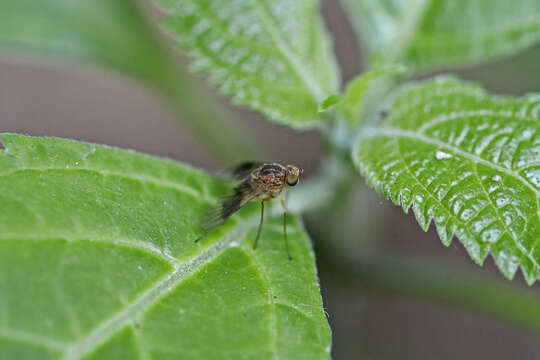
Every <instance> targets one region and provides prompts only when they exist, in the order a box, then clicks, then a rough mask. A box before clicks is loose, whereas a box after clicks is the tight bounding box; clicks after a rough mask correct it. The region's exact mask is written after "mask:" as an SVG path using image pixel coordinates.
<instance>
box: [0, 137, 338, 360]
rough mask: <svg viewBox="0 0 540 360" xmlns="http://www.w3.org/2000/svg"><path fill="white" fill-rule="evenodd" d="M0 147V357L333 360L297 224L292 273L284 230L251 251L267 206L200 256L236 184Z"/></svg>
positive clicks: (272, 226)
mask: <svg viewBox="0 0 540 360" xmlns="http://www.w3.org/2000/svg"><path fill="white" fill-rule="evenodd" d="M0 139H1V141H2V142H3V144H4V146H5V147H6V149H4V150H2V151H0V207H1V208H2V213H1V215H0V358H2V359H33V360H35V359H58V358H63V359H80V358H85V359H231V358H234V359H240V358H246V359H255V358H256V359H278V358H279V359H328V357H329V355H328V348H329V345H330V334H329V329H328V323H327V321H326V318H325V315H324V313H323V310H322V304H321V298H320V294H319V288H318V283H317V278H316V274H315V267H314V259H313V254H312V251H311V248H310V244H309V240H308V238H307V236H306V234H305V232H304V230H303V228H302V225H301V224H299V223H298V221H297V220H296V219H295V218H293V217H291V219H290V220H291V221H290V227H289V231H290V232H289V240H290V242H291V253H292V255H293V257H294V260H293V261H289V260H288V259H287V256H286V252H285V248H284V245H283V238H282V235H283V234H282V230H281V219H280V218H279V217H277V218H275V219H273V220H270V221H269V222H268V223H267V224H266V225H267V226H266V227H265V228H264V230H263V233H262V237H261V241H260V243H259V244H260V245H259V248H258V249H257V250H256V251H254V250H253V249H252V248H251V242H252V240H253V237H254V235H255V231H256V227H257V224H258V208H257V206H248V207H247V208H246V209H242V210H241V211H240V213H238V214H235V215H234V216H233V217H232V218H231V219H230V220H229V221H227V223H226V224H224V225H223V227H221V228H220V229H218V230H217V231H216V232H214V233H213V234H211V235H210V236H209V237H207V238H205V239H203V240H202V241H201V242H199V243H195V242H194V240H195V239H196V238H198V236H199V235H200V230H199V227H198V223H199V220H200V218H201V217H202V215H203V214H204V213H205V212H206V211H207V210H208V208H209V207H210V206H211V205H212V204H213V203H214V201H216V198H217V197H218V196H221V195H222V194H223V190H225V189H226V188H227V187H228V185H226V184H223V183H222V182H218V181H217V180H216V179H214V178H211V177H210V176H208V175H205V174H204V173H202V172H200V171H197V170H195V169H192V168H189V167H186V166H181V165H179V164H176V163H173V162H170V161H166V160H161V159H157V158H152V157H148V156H143V155H139V154H135V153H133V152H128V151H122V150H118V149H113V148H108V147H104V146H96V145H92V144H86V143H78V142H73V141H66V140H60V139H50V138H31V137H24V136H19V135H10V134H3V135H1V136H0ZM252 205H257V204H252ZM210 344H211V345H210Z"/></svg>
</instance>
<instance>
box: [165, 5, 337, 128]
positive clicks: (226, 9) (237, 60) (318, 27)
mask: <svg viewBox="0 0 540 360" xmlns="http://www.w3.org/2000/svg"><path fill="white" fill-rule="evenodd" d="M159 2H160V3H161V4H162V6H163V7H164V8H165V11H167V12H168V17H167V18H166V20H165V21H164V26H165V28H166V29H167V30H168V31H169V32H170V33H171V34H173V35H174V36H175V37H177V38H178V40H179V42H180V45H181V46H182V47H183V48H184V49H185V50H187V51H189V53H190V54H191V55H192V57H193V59H194V62H193V67H194V69H195V70H196V71H199V72H202V73H206V74H209V75H210V78H211V82H212V83H213V84H215V85H219V86H220V87H221V90H222V92H223V93H224V94H228V95H232V96H233V101H234V102H236V103H237V104H241V105H249V106H250V107H251V108H253V109H255V110H257V111H260V112H262V113H264V114H265V115H267V116H268V117H269V118H270V119H271V120H273V121H276V122H279V123H282V124H286V125H289V126H292V127H295V128H302V127H306V126H314V125H317V123H318V122H320V121H321V118H319V117H318V116H317V109H318V103H319V102H321V101H323V100H324V99H325V98H326V97H327V96H328V95H330V94H332V93H335V92H337V87H338V70H337V67H336V64H335V60H334V58H333V55H332V52H331V46H330V41H329V38H328V35H327V34H326V30H325V29H324V26H323V24H322V21H321V19H320V16H319V14H318V1H317V0H299V1H289V0H273V1H269V0H255V1H250V0H237V1H229V2H216V1H211V0H160V1H159Z"/></svg>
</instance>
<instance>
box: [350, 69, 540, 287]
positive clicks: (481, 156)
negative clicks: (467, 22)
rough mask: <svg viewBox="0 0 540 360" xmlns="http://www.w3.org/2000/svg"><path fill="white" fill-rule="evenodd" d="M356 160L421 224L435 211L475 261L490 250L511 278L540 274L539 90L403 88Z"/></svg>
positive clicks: (441, 85)
mask: <svg viewBox="0 0 540 360" xmlns="http://www.w3.org/2000/svg"><path fill="white" fill-rule="evenodd" d="M389 110H390V111H389V115H388V117H387V118H386V119H385V120H384V121H383V122H382V124H380V125H379V126H378V127H376V128H373V129H369V130H368V131H366V133H365V134H364V135H363V136H362V137H361V138H360V139H359V140H358V143H357V145H356V148H355V150H354V152H353V158H354V161H355V162H356V164H357V166H358V167H359V169H360V171H361V172H362V173H363V175H364V176H365V177H366V178H367V180H368V182H369V183H370V184H371V185H372V186H374V187H375V188H376V189H378V190H380V191H382V192H383V193H384V194H385V195H386V196H388V197H389V198H391V199H392V201H393V202H394V203H396V204H400V205H401V206H402V207H403V209H404V210H405V211H407V210H408V209H409V208H410V207H411V206H412V208H413V210H414V212H415V215H416V218H417V220H418V222H419V223H420V225H421V226H422V228H423V229H424V230H427V228H428V226H429V223H430V221H431V220H432V219H433V220H434V222H435V224H436V226H437V231H438V233H439V236H440V237H441V239H442V241H443V243H444V244H446V245H449V244H450V242H451V240H452V235H453V234H455V235H456V236H457V237H458V238H459V239H460V240H461V242H463V244H464V245H465V247H466V249H467V250H468V252H469V254H470V255H471V257H472V258H473V259H474V260H475V261H476V262H477V263H479V264H481V263H482V262H483V261H484V259H485V257H486V256H487V255H488V254H492V255H493V257H494V259H495V262H496V263H497V266H498V267H499V268H500V270H501V271H502V272H503V273H504V274H505V275H506V276H507V277H509V278H511V277H513V276H514V273H515V272H516V270H517V268H518V267H519V266H521V268H522V270H523V273H524V275H525V277H526V279H527V281H528V282H529V283H532V282H534V280H536V279H538V277H539V276H540V266H539V263H540V246H539V245H540V244H539V242H540V200H539V195H540V121H539V120H540V119H539V117H540V95H530V96H527V97H525V98H519V99H518V98H510V97H495V96H492V95H490V94H488V93H486V92H485V91H484V90H482V89H481V88H479V87H478V86H476V85H472V84H469V83H464V82H461V81H459V80H457V79H454V78H447V77H443V78H438V79H436V80H434V81H429V82H425V83H418V84H415V85H411V86H409V87H406V88H404V89H402V90H401V91H400V92H399V93H398V95H397V96H396V97H395V100H394V101H393V103H392V105H391V106H390V109H389Z"/></svg>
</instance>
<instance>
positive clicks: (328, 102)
mask: <svg viewBox="0 0 540 360" xmlns="http://www.w3.org/2000/svg"><path fill="white" fill-rule="evenodd" d="M342 101H343V98H342V97H341V96H340V95H336V94H332V95H330V96H328V97H327V98H326V99H324V100H323V101H322V102H321V103H320V104H319V112H323V111H327V110H330V109H333V108H334V106H336V105H338V104H339V103H341V102H342Z"/></svg>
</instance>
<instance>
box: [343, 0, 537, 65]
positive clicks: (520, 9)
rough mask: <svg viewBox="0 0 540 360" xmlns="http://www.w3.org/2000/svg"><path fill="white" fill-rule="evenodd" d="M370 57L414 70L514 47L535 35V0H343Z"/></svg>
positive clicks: (531, 40) (527, 43) (496, 53)
mask: <svg viewBox="0 0 540 360" xmlns="http://www.w3.org/2000/svg"><path fill="white" fill-rule="evenodd" d="M343 1H344V4H345V5H346V8H347V9H348V12H347V14H348V15H349V16H350V17H351V20H352V21H353V23H354V24H355V25H356V27H357V28H358V30H359V32H360V33H361V35H362V38H363V39H364V41H365V43H366V50H367V52H368V54H369V58H370V60H371V61H373V62H375V63H378V62H388V61H390V62H392V61H399V62H403V63H405V64H406V65H407V66H409V67H411V68H414V69H416V70H420V71H421V70H426V69H429V68H434V67H441V66H459V65H462V64H464V63H471V62H481V61H485V60H487V59H490V58H494V57H498V56H503V55H507V54H512V53H515V52H517V51H519V50H521V49H523V48H525V47H527V46H530V45H532V44H533V43H535V42H537V41H539V40H540V2H539V1H537V0H518V1H506V0H495V1H494V0H476V1H470V0H437V1H435V0H406V1H392V0H382V1H372V0H343Z"/></svg>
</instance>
